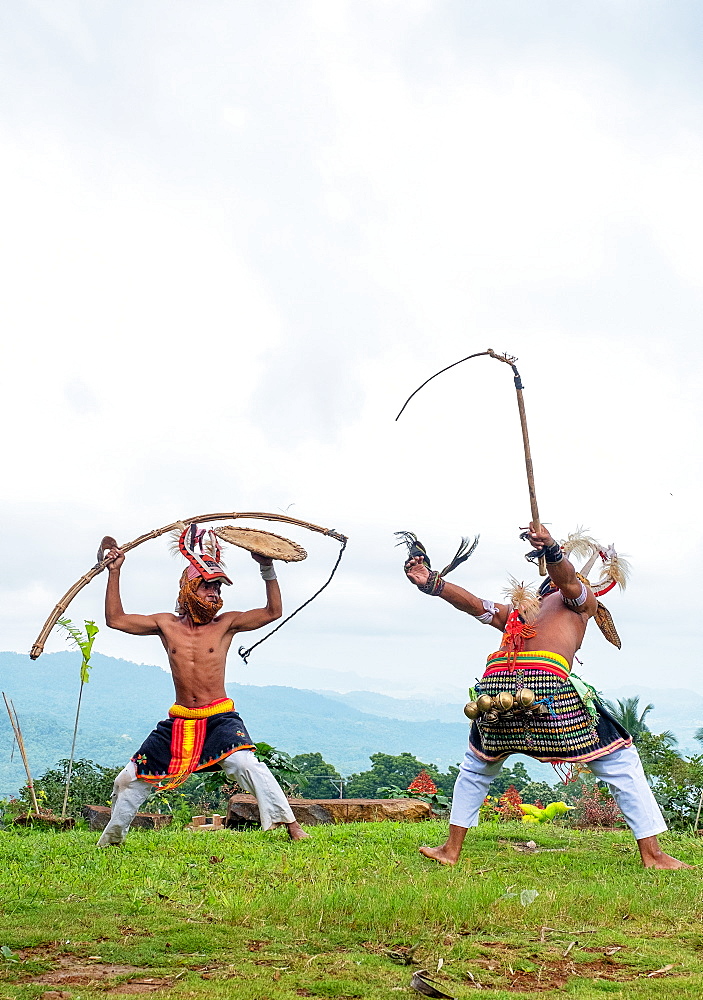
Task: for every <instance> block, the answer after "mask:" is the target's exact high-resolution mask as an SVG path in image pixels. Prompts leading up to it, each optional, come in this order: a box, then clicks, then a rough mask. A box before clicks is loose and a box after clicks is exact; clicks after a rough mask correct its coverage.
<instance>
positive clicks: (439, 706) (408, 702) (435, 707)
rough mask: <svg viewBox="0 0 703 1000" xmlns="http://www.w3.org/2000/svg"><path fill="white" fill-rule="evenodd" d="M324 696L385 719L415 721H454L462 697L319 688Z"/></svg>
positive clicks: (460, 710) (459, 712)
mask: <svg viewBox="0 0 703 1000" xmlns="http://www.w3.org/2000/svg"><path fill="white" fill-rule="evenodd" d="M319 693H320V694H324V695H325V697H327V698H334V700H335V701H341V702H342V703H343V704H344V705H349V706H350V707H351V708H358V709H359V711H360V712H367V713H368V714H369V715H381V716H384V717H386V718H388V719H403V720H405V721H406V722H415V721H417V719H433V720H436V721H437V722H458V721H461V720H462V719H463V717H464V716H463V708H464V701H465V700H466V699H465V697H464V700H462V701H461V703H459V701H453V702H436V701H431V700H429V699H427V700H425V699H423V700H422V701H421V700H420V699H415V698H392V697H390V695H387V694H377V693H376V692H375V691H349V692H348V693H347V694H337V693H335V692H334V691H321V692H319Z"/></svg>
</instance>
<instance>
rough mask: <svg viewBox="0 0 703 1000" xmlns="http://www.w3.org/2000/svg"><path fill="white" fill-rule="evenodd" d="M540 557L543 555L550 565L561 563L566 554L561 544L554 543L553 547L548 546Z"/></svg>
mask: <svg viewBox="0 0 703 1000" xmlns="http://www.w3.org/2000/svg"><path fill="white" fill-rule="evenodd" d="M540 555H543V556H544V558H545V559H546V561H547V562H548V563H559V562H561V561H562V559H563V558H564V553H563V552H562V551H561V545H560V544H559V542H554V543H553V544H552V545H546V546H545V547H544V548H543V549H542V552H541V553H540Z"/></svg>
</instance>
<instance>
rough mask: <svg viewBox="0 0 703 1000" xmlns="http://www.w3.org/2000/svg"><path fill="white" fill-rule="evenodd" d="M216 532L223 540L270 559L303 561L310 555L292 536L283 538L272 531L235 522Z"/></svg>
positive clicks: (216, 529)
mask: <svg viewBox="0 0 703 1000" xmlns="http://www.w3.org/2000/svg"><path fill="white" fill-rule="evenodd" d="M215 534H216V535H217V536H218V537H219V538H221V539H222V541H223V542H229V543H230V545H237V546H239V548H240V549H248V551H249V552H256V554H257V555H260V556H267V557H268V558H269V559H282V560H283V562H301V561H302V560H303V559H307V557H308V554H307V552H306V551H305V549H304V548H303V547H302V546H301V545H298V543H297V542H291V540H290V538H283V536H282V535H274V534H273V532H271V531H260V530H259V529H258V528H238V527H236V526H235V525H233V524H226V525H225V526H224V527H222V528H215Z"/></svg>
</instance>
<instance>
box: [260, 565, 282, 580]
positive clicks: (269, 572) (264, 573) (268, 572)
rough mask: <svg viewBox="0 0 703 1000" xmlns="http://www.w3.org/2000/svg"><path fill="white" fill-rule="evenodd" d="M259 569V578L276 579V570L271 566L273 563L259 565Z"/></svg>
mask: <svg viewBox="0 0 703 1000" xmlns="http://www.w3.org/2000/svg"><path fill="white" fill-rule="evenodd" d="M260 569H261V579H262V580H266V581H267V582H268V581H269V580H277V579H278V577H277V576H276V570H275V569H274V568H273V563H272V564H271V565H270V566H260Z"/></svg>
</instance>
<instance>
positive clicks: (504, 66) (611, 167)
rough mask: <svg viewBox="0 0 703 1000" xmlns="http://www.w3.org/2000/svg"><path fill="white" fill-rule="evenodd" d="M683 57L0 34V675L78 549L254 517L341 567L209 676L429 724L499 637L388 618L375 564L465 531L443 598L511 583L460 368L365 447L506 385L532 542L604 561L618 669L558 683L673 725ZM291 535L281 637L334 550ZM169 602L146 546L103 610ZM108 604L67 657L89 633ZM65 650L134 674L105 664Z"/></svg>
mask: <svg viewBox="0 0 703 1000" xmlns="http://www.w3.org/2000/svg"><path fill="white" fill-rule="evenodd" d="M702 20H703V13H702V11H701V6H700V4H699V3H695V2H690V3H687V2H677V0H661V2H657V0H649V2H646V3H645V2H638V0H607V2H605V0H604V2H598V0H589V2H588V3H583V2H576V0H532V2H530V3H529V4H526V3H524V2H523V0H514V2H510V0H480V2H479V0H446V2H442V0H435V2H424V0H402V2H401V0H368V2H367V0H354V2H349V3H346V2H337V0H318V2H305V0H299V2H296V0H287V2H269V0H260V2H254V0H248V2H243V0H227V2H215V0H197V2H196V0H188V2H178V0H168V2H164V0H149V3H144V2H142V0H139V2H137V0H90V2H81V0H25V2H22V0H15V2H9V3H5V4H3V5H2V6H0V22H1V23H0V87H1V88H2V98H3V99H2V101H1V102H0V108H1V109H2V110H1V111H0V199H1V201H2V205H1V209H0V217H1V218H2V239H1V242H0V253H1V254H2V261H1V269H2V279H3V280H2V291H1V293H0V321H1V324H2V330H3V334H4V338H3V339H4V340H5V343H6V345H7V357H6V360H5V363H4V364H3V366H2V371H1V372H0V379H1V380H2V383H1V386H0V389H1V393H0V399H1V401H2V402H1V404H0V405H1V406H2V422H3V432H4V433H3V445H4V447H3V467H4V469H3V471H4V496H3V504H2V515H3V537H4V544H3V548H4V559H3V563H4V572H3V574H2V578H1V580H0V583H1V584H2V602H1V604H0V625H1V629H2V635H1V639H0V648H3V649H8V650H18V651H26V650H28V649H29V647H30V646H31V644H32V642H33V640H34V638H35V635H36V634H37V632H38V631H39V628H40V627H41V624H42V623H43V621H44V619H45V618H46V616H47V614H48V613H49V611H50V610H51V608H52V607H53V605H54V604H55V602H56V601H57V599H58V598H59V596H60V595H61V594H62V593H63V591H64V590H65V589H66V588H67V587H68V586H69V584H71V583H72V582H73V581H74V580H75V579H77V578H78V577H79V576H80V575H81V574H82V573H83V572H85V571H86V570H87V569H88V568H89V567H90V566H91V565H92V563H93V562H94V559H95V549H96V546H97V543H98V541H99V540H100V538H101V537H102V536H103V534H105V533H110V534H114V535H115V536H116V537H117V538H118V540H119V541H121V542H125V541H128V540H129V539H131V538H134V537H136V536H137V535H139V534H141V533H142V532H144V531H147V530H149V529H151V528H154V527H160V526H161V525H163V524H165V523H167V522H170V521H173V520H176V519H178V518H181V517H187V516H190V515H193V514H196V513H198V512H200V511H202V512H206V511H219V510H223V511H224V510H232V511H236V510H260V511H272V512H274V513H275V512H287V513H289V514H290V515H292V516H294V517H298V518H301V519H303V520H307V521H314V522H316V523H318V524H321V525H324V526H328V527H334V528H337V529H339V530H341V531H343V532H345V533H346V534H348V535H349V538H350V542H349V547H348V552H347V555H346V556H345V558H344V560H343V562H342V566H341V569H340V570H339V572H338V575H337V577H336V578H335V581H334V583H333V585H332V586H331V587H330V588H329V589H328V590H327V591H325V593H324V594H323V595H322V596H321V597H320V598H319V599H318V600H317V601H316V602H315V603H314V604H313V605H312V606H311V608H310V609H308V610H306V611H305V612H303V613H302V614H301V615H300V616H299V617H298V618H296V619H295V621H294V622H293V623H291V624H290V625H289V626H286V628H285V629H283V630H282V631H281V632H280V633H279V634H278V635H277V636H276V637H275V638H273V639H271V640H270V641H269V642H267V643H266V644H264V645H263V646H262V647H261V648H260V649H259V650H257V651H256V653H254V654H253V656H252V659H251V661H250V665H249V666H248V667H246V668H244V667H243V666H242V665H241V664H240V663H239V660H238V657H237V656H236V654H234V653H233V655H232V656H231V658H230V659H231V663H230V668H229V674H228V676H229V677H230V678H231V679H234V678H235V677H236V678H237V679H238V680H241V681H243V682H253V683H261V684H264V683H271V682H275V683H286V682H287V683H291V684H293V685H295V686H299V687H305V686H312V687H330V686H333V687H336V688H337V689H339V690H349V689H355V688H359V687H364V688H370V689H375V690H379V691H384V692H386V693H389V694H398V695H399V696H403V695H409V694H418V693H422V694H424V695H425V696H427V697H432V696H437V697H444V696H445V695H447V694H449V695H451V696H456V697H457V698H460V697H461V690H460V689H462V688H465V686H466V684H467V683H470V682H473V679H474V678H475V677H476V676H477V675H480V673H481V670H482V663H483V660H484V657H485V655H486V654H487V653H488V652H490V651H491V650H492V649H494V648H495V647H496V645H497V640H498V636H497V634H496V633H495V632H493V631H492V630H487V629H485V628H481V627H480V626H478V625H476V624H475V623H474V622H473V621H471V620H469V619H468V618H466V617H465V616H462V615H460V614H458V613H457V612H455V611H454V610H453V609H452V608H450V607H449V606H448V605H446V604H445V603H444V602H441V601H436V600H432V599H430V598H427V597H425V596H423V595H421V594H419V593H418V592H416V591H415V589H414V588H412V587H411V586H410V585H408V584H407V582H406V581H405V579H404V577H403V575H402V571H401V567H402V561H403V553H402V552H401V551H400V550H398V549H394V547H393V543H394V538H393V531H395V530H398V529H412V530H414V531H416V532H417V534H418V535H419V536H420V538H421V539H422V540H423V541H424V542H425V543H426V545H427V546H428V548H429V551H430V554H431V555H432V556H433V558H434V560H435V562H436V563H438V564H439V565H442V564H443V563H444V562H445V561H447V560H448V558H449V556H450V555H451V554H452V553H453V551H454V549H455V548H456V545H457V544H458V541H459V538H460V536H461V535H462V534H474V533H477V532H480V533H481V543H480V546H479V548H478V550H477V552H476V554H475V555H474V557H473V558H472V559H471V561H470V562H469V563H468V564H466V566H464V567H462V568H461V569H460V570H459V571H457V573H456V576H455V577H454V579H455V581H456V582H457V583H459V584H463V585H465V586H467V587H469V588H470V589H473V590H474V591H475V592H477V593H478V594H479V595H480V596H485V597H493V598H497V599H499V598H500V596H501V590H502V588H503V586H504V585H505V582H506V578H507V575H508V573H512V574H514V575H516V576H518V577H520V578H525V579H532V578H534V576H535V574H534V573H533V571H532V570H531V569H530V567H529V566H528V564H527V563H525V562H524V560H523V555H522V554H523V552H524V549H525V545H524V543H521V542H520V541H519V540H518V538H517V534H518V528H519V527H520V526H524V525H525V524H526V523H527V521H528V519H529V505H528V496H527V487H526V482H525V473H524V465H523V459H522V450H521V441H520V433H519V423H518V417H517V408H516V404H515V394H514V390H513V385H512V379H511V377H510V372H509V369H507V368H506V367H505V366H502V365H499V364H497V363H495V362H494V361H492V360H491V359H488V358H478V359H476V360H473V361H470V362H467V363H466V364H465V365H462V366H460V367H458V368H456V369H454V370H453V371H451V372H449V373H447V374H445V375H443V376H442V377H441V378H439V379H437V380H436V381H434V382H433V383H431V385H430V386H428V387H427V388H426V389H425V390H423V392H422V393H421V394H420V395H419V396H418V397H417V398H416V399H415V400H413V402H412V403H411V404H410V406H409V407H408V410H407V411H406V413H405V414H404V415H403V417H402V419H401V420H400V421H399V422H398V423H395V422H394V417H395V414H396V413H397V411H398V410H399V408H400V406H401V404H402V402H403V401H404V399H405V398H406V396H407V395H408V394H409V393H410V392H411V391H412V390H413V389H414V388H415V387H416V386H417V385H419V383H420V382H422V381H423V380H424V379H425V378H427V377H428V376H429V375H431V374H432V373H433V372H434V371H437V370H438V369H440V368H442V367H444V366H445V365H448V364H451V363H452V362H453V361H456V360H458V359H459V358H461V357H464V356H465V355H467V354H470V353H473V352H475V351H481V350H485V349H486V348H487V347H493V348H495V349H496V350H507V351H509V352H510V353H511V354H514V355H517V356H518V358H519V368H520V371H521V373H522V377H523V381H524V384H525V400H526V405H527V414H528V421H529V427H530V434H531V439H532V444H533V454H534V463H535V474H536V484H537V495H538V499H539V503H540V510H541V513H542V517H543V519H544V520H545V521H546V522H548V523H549V524H550V525H551V530H552V532H553V533H554V534H555V536H557V537H563V536H565V534H566V533H567V532H569V531H571V530H573V529H574V528H575V527H576V526H577V525H582V526H584V527H586V528H589V529H590V530H591V532H592V533H593V534H595V535H596V536H597V537H598V538H599V539H601V540H602V541H604V542H612V541H614V542H615V544H616V546H617V547H618V548H619V550H620V551H621V552H623V553H626V554H627V555H628V556H629V558H630V559H631V562H632V567H633V576H632V583H631V586H630V587H629V588H628V590H627V592H626V593H625V594H620V593H616V594H611V595H609V596H608V597H607V598H606V600H605V603H606V604H607V605H608V606H609V608H610V610H611V612H612V614H613V616H614V618H615V621H616V623H617V625H618V628H619V631H620V633H621V637H622V640H623V649H622V651H621V652H618V651H617V650H615V649H614V648H612V647H610V646H609V645H608V644H607V643H606V642H605V640H604V639H602V637H601V636H600V634H599V633H598V632H597V630H596V629H595V627H594V626H592V627H591V629H590V632H593V634H592V635H589V636H588V637H587V640H586V643H585V646H584V650H583V657H582V658H583V660H584V665H583V669H582V673H583V675H584V676H585V677H587V678H588V679H589V680H590V681H592V682H593V683H594V684H596V686H598V687H606V688H610V689H613V688H614V687H617V686H619V685H620V684H632V683H636V682H639V681H641V682H642V683H643V684H645V685H647V686H649V687H657V686H660V687H663V686H669V687H689V688H693V689H695V690H697V691H699V692H701V693H703V678H702V677H701V652H700V626H701V615H700V610H699V603H700V602H699V592H700V580H699V571H700V563H701V548H702V544H701V543H702V528H701V516H700V513H699V508H700V492H701V473H700V461H699V444H698V441H699V434H700V423H701V403H700V398H701V382H702V379H701V354H702V349H701V305H702V294H701V293H702V289H703V278H702V275H703V237H702V235H701V234H702V233H703V198H702V196H701V177H702V176H703V133H702V125H703V117H702V113H703V69H702V66H701V59H700V51H701V43H702V41H703V38H702V35H703V25H702ZM273 530H276V528H275V527H274V528H273ZM283 533H284V534H285V533H286V532H285V531H284V532H283ZM291 535H292V537H295V538H296V540H298V541H299V542H301V543H302V544H303V545H305V546H306V547H307V548H308V549H309V552H310V558H309V559H308V560H307V562H306V563H304V564H298V565H291V566H284V567H283V568H282V569H281V571H280V573H279V577H280V579H281V583H282V588H283V593H284V600H285V603H286V608H287V610H291V609H292V608H293V607H294V606H295V605H296V603H298V602H300V601H302V600H304V599H306V598H307V597H308V596H309V595H310V593H311V592H312V591H313V590H315V589H316V587H317V586H319V584H320V583H322V581H323V580H324V579H325V578H326V576H327V574H328V572H329V570H330V568H331V566H332V564H333V562H334V558H335V556H336V551H337V546H336V543H334V542H332V541H330V540H329V539H324V538H320V537H317V536H311V535H308V534H306V533H305V532H303V531H296V532H291ZM229 566H230V567H231V568H232V570H233V572H234V574H235V587H233V588H231V589H228V590H227V592H226V598H227V602H226V607H227V608H236V607H239V608H243V607H251V606H256V605H257V604H258V603H259V602H260V601H261V598H262V595H263V585H262V584H261V581H260V579H259V576H258V572H257V570H256V567H255V566H254V564H253V563H252V562H251V560H250V558H249V556H248V555H247V554H244V553H241V552H231V553H230V555H229ZM181 568H182V567H181V565H180V561H179V560H178V559H173V557H171V556H170V555H169V554H168V550H167V545H166V543H165V542H164V541H155V542H150V543H147V544H146V545H144V546H143V547H141V548H140V549H138V550H137V551H135V553H134V554H133V555H130V556H129V557H128V560H127V562H126V565H125V569H124V572H123V581H124V584H123V589H124V597H125V606H126V609H127V610H128V611H134V612H149V611H158V610H170V609H171V608H172V602H173V600H174V597H175V592H176V586H177V579H178V576H179V574H180V572H181ZM103 582H104V578H99V579H98V580H96V581H95V582H94V583H93V584H91V585H90V586H89V587H88V588H87V589H86V590H85V591H84V592H83V594H82V595H81V597H80V598H79V599H78V600H77V601H76V602H75V603H74V605H72V607H71V609H70V615H71V616H72V617H73V618H74V619H82V618H95V619H96V620H97V621H98V623H99V624H100V623H101V622H102V597H103ZM253 638H258V636H255V637H253ZM235 645H236V643H235ZM61 648H65V643H64V641H63V639H62V638H61V637H60V636H54V637H52V638H51V640H50V641H49V643H48V644H47V650H55V649H61ZM96 649H99V650H100V651H101V652H103V653H106V654H109V655H114V656H122V657H125V658H128V659H132V660H136V661H137V662H148V663H159V664H161V665H164V664H165V655H164V653H163V650H162V649H161V647H160V644H159V643H158V640H157V639H153V638H149V639H143V638H135V637H132V636H126V635H123V634H121V633H118V632H108V631H107V630H106V629H105V628H104V627H103V629H102V631H101V633H100V635H99V637H98V640H97V644H96ZM27 669H28V670H31V669H32V668H31V665H30V664H29V662H28V667H27ZM329 671H335V672H336V674H335V675H332V674H330V673H325V672H329ZM4 683H6V684H7V687H8V689H9V690H10V692H11V679H8V680H7V681H6V682H4Z"/></svg>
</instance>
